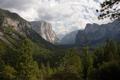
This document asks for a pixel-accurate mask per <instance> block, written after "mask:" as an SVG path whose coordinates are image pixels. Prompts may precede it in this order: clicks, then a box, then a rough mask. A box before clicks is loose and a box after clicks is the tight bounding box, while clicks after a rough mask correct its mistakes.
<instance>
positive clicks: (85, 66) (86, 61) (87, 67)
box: [82, 47, 93, 80]
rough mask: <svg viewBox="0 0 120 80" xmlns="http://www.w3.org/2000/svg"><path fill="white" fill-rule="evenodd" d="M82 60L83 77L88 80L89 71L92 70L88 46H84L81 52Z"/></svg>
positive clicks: (91, 59)
mask: <svg viewBox="0 0 120 80" xmlns="http://www.w3.org/2000/svg"><path fill="white" fill-rule="evenodd" d="M82 62H83V78H84V79H85V80H88V78H89V75H90V73H91V71H92V70H93V58H92V54H90V53H89V49H88V47H85V48H84V50H83V54H82Z"/></svg>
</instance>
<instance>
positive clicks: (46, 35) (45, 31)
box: [31, 21, 57, 43]
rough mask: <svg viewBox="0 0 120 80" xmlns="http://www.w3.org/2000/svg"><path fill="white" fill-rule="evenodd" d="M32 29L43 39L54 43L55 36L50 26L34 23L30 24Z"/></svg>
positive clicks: (44, 23)
mask: <svg viewBox="0 0 120 80" xmlns="http://www.w3.org/2000/svg"><path fill="white" fill-rule="evenodd" d="M31 24H32V29H33V30H35V31H36V32H37V33H38V34H39V35H40V36H41V37H42V38H43V39H45V40H47V41H49V42H51V43H55V42H56V40H57V35H56V34H55V32H54V31H53V30H52V25H51V24H50V23H48V22H45V21H34V22H31Z"/></svg>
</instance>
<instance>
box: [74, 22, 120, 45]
mask: <svg viewBox="0 0 120 80" xmlns="http://www.w3.org/2000/svg"><path fill="white" fill-rule="evenodd" d="M119 36H120V22H119V21H117V20H116V21H114V22H112V23H108V24H103V25H98V24H88V25H87V26H86V28H85V30H79V32H78V34H77V35H76V43H75V44H76V45H97V44H101V43H103V42H105V41H106V40H109V39H110V40H115V41H116V40H117V41H119V40H120V37H119Z"/></svg>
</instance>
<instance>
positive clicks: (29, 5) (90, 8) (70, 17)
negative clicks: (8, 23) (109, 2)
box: [0, 0, 103, 34]
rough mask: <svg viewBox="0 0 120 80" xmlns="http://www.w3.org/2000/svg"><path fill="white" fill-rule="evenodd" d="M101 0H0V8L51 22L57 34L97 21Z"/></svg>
mask: <svg viewBox="0 0 120 80" xmlns="http://www.w3.org/2000/svg"><path fill="white" fill-rule="evenodd" d="M102 1H103V0H0V8H4V9H8V10H11V11H13V12H17V13H18V14H19V15H21V16H22V17H24V18H25V19H27V20H29V21H33V20H45V21H48V22H51V23H52V25H53V29H54V30H55V31H56V32H57V34H66V33H68V32H71V31H73V30H78V29H81V28H84V27H85V25H86V23H93V22H97V13H96V9H98V8H99V4H100V3H101V2H102Z"/></svg>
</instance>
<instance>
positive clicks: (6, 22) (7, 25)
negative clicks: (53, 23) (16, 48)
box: [0, 9, 54, 48]
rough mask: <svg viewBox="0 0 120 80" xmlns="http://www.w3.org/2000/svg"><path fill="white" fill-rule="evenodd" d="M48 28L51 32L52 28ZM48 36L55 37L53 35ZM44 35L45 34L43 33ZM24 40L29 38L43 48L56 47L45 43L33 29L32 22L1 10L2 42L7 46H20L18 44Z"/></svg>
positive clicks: (0, 34) (0, 30) (0, 38)
mask: <svg viewBox="0 0 120 80" xmlns="http://www.w3.org/2000/svg"><path fill="white" fill-rule="evenodd" d="M47 28H48V30H51V29H49V28H50V27H46V28H45V29H46V30H47ZM44 32H45V31H44ZM46 32H47V31H46ZM46 34H51V35H53V33H46ZM42 35H44V33H42ZM23 38H29V39H30V40H31V41H32V42H34V43H37V44H38V45H40V46H41V47H46V48H48V47H49V48H53V47H54V45H53V44H51V43H49V42H48V41H45V40H44V39H43V38H42V37H41V36H40V35H39V34H38V33H37V32H36V31H34V30H33V29H32V25H31V23H30V22H28V21H26V20H24V19H23V18H21V17H20V16H19V15H17V14H16V13H12V12H9V11H7V10H2V9H0V40H2V41H4V42H5V43H7V44H12V45H18V42H19V41H21V40H22V39H23ZM48 38H49V37H48Z"/></svg>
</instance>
